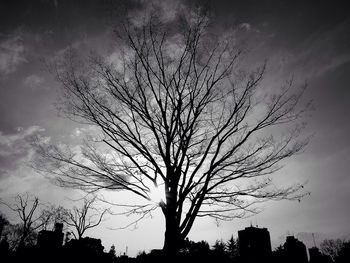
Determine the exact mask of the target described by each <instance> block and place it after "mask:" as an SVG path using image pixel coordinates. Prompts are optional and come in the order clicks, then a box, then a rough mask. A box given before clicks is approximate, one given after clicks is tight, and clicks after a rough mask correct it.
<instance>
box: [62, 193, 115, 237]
mask: <svg viewBox="0 0 350 263" xmlns="http://www.w3.org/2000/svg"><path fill="white" fill-rule="evenodd" d="M65 211H66V212H65V216H64V217H63V222H64V223H66V224H67V226H68V227H72V228H73V231H72V234H73V236H74V238H75V239H81V238H82V237H83V235H84V234H85V232H86V231H87V230H88V229H91V228H94V227H96V226H98V225H99V224H100V223H101V222H102V219H103V217H104V216H105V214H106V213H107V212H108V211H109V209H100V208H97V206H96V197H93V198H84V200H83V205H82V206H81V207H73V208H72V209H71V210H68V209H66V210H65Z"/></svg>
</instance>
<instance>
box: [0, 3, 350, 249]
mask: <svg viewBox="0 0 350 263" xmlns="http://www.w3.org/2000/svg"><path fill="white" fill-rule="evenodd" d="M150 2H151V1H131V0H130V1H126V0H125V1H103V0H102V1H86V0H85V1H82V0H81V1H60V0H41V1H40V0H37V1H14V0H11V1H5V0H2V1H0V198H3V199H6V200H8V199H9V198H10V197H11V196H13V195H15V194H17V193H21V192H25V191H27V192H30V193H33V194H35V195H38V196H39V197H40V198H41V199H42V200H45V201H50V202H52V203H56V204H66V205H67V206H69V205H71V202H70V201H68V199H69V198H74V197H76V196H78V194H77V193H76V192H74V191H72V190H69V189H61V188H59V187H57V186H54V185H53V184H52V183H51V182H50V181H49V180H48V178H45V177H43V176H42V175H39V174H37V173H35V172H34V171H32V170H31V169H30V168H29V167H28V165H27V164H28V162H29V161H30V159H31V157H32V154H33V150H32V148H31V146H30V138H31V136H33V135H36V134H41V135H42V136H45V137H48V138H51V139H52V140H53V141H65V140H71V141H74V140H78V139H79V137H81V136H82V132H81V131H82V129H83V127H82V126H78V125H77V124H75V123H72V122H71V121H69V120H66V119H64V118H62V117H59V116H58V114H57V111H56V109H55V107H54V103H55V101H56V100H57V88H58V85H59V84H58V83H56V82H55V81H54V79H53V77H52V76H51V75H50V73H49V72H48V71H47V70H46V68H45V63H43V61H44V60H47V61H48V60H50V59H53V58H55V57H57V56H60V55H61V54H62V52H63V51H64V50H66V49H67V48H68V47H75V48H77V49H79V50H82V51H87V50H97V51H99V52H103V54H106V55H107V56H110V58H113V53H114V52H115V51H116V50H117V48H118V47H117V46H116V44H115V40H114V37H113V27H118V24H119V22H120V20H121V19H122V17H121V12H120V10H125V12H123V13H122V14H124V15H129V16H131V17H138V16H141V15H142V14H144V13H145V12H146V11H147V10H150V8H151V4H150ZM152 2H153V8H158V10H159V14H161V15H162V16H163V18H164V19H168V20H171V19H175V18H176V16H177V15H178V14H179V13H181V12H188V11H189V10H191V9H192V8H194V6H195V5H198V4H199V5H201V4H202V2H204V1H170V0H168V1H162V0H159V1H152ZM345 3H346V1H284V0H280V1H277V0H276V1H274V0H259V1H258V0H256V1H253V0H248V1H229V0H227V1H224V0H221V1H220V0H216V1H212V3H211V4H210V8H211V11H212V25H211V29H212V30H213V31H215V32H216V33H217V34H219V35H220V34H225V33H226V32H231V31H232V30H234V32H236V34H237V36H239V38H240V39H242V41H243V42H242V43H244V45H245V47H247V49H248V50H249V51H250V53H249V54H248V55H247V60H246V61H247V62H246V63H248V65H249V63H251V65H256V64H257V63H262V62H263V61H264V60H265V59H267V62H268V68H267V75H266V79H265V84H274V85H276V86H278V85H279V84H282V83H283V81H285V80H286V79H288V78H290V77H291V76H294V78H295V79H296V81H297V82H300V83H301V82H307V83H308V90H307V92H306V95H305V96H306V98H307V99H312V100H313V101H314V107H315V111H313V112H312V116H311V117H310V118H309V120H308V126H307V132H309V133H315V136H314V138H313V140H312V141H311V143H310V144H309V146H308V147H307V148H306V150H305V152H304V153H303V154H301V155H299V156H297V157H296V158H294V159H291V160H290V161H289V162H288V164H287V165H286V167H285V168H284V169H283V170H281V171H280V172H279V174H277V175H276V176H277V177H278V178H279V179H277V180H280V181H279V182H286V183H293V182H304V181H305V182H306V181H307V184H306V186H305V188H306V191H309V192H310V193H311V195H310V196H308V197H306V198H304V199H303V200H302V201H301V202H300V203H298V202H289V201H282V202H278V203H276V202H271V203H266V204H264V205H263V207H264V211H263V212H262V213H260V214H259V215H257V216H254V217H251V218H248V219H241V220H234V221H232V222H225V223H222V224H220V225H219V226H217V225H216V224H215V222H213V221H211V220H198V221H196V223H195V226H194V227H193V230H192V232H191V233H190V235H189V237H190V238H191V239H193V240H202V239H203V240H207V241H209V243H210V244H213V242H214V241H215V240H216V239H221V238H223V239H224V240H227V239H228V238H229V237H230V236H231V235H232V234H233V235H234V236H236V235H237V231H238V230H239V229H242V228H244V227H246V226H248V225H250V224H251V223H253V224H254V225H255V224H258V225H259V226H261V227H267V228H268V229H269V230H270V234H271V237H272V243H273V244H275V245H276V244H280V243H282V242H283V239H284V236H285V235H286V234H287V233H291V234H295V235H297V236H298V237H299V238H301V239H302V240H304V241H305V242H310V237H311V234H310V233H317V237H318V241H320V240H321V239H322V238H324V237H340V238H341V237H350V225H349V222H350V209H349V204H348V203H349V201H350V191H349V189H350V174H349V167H348V166H349V164H350V140H349V135H350V117H349V116H350V102H349V101H350V85H349V83H350V9H349V8H347V7H346V4H345ZM121 7H122V8H121ZM115 198H116V199H118V200H121V199H122V196H119V197H118V195H115ZM0 209H3V207H1V208H0ZM126 222H128V218H122V217H117V216H114V217H112V216H109V219H108V220H106V221H105V222H104V223H103V225H102V226H101V227H99V228H98V229H96V230H92V231H91V232H89V233H87V234H88V235H90V236H94V237H98V238H101V239H102V241H103V244H104V245H105V247H106V248H107V249H109V246H110V245H111V244H115V245H116V249H117V251H118V252H121V251H124V250H125V248H126V246H128V249H129V254H131V255H135V253H136V252H137V251H138V250H143V249H145V250H149V249H151V248H160V247H162V242H163V233H164V229H163V226H162V225H163V218H162V216H161V215H160V214H159V213H158V214H157V213H155V214H154V217H153V218H152V219H147V220H145V222H141V223H140V224H139V225H138V228H137V229H135V230H133V229H127V230H109V229H108V228H118V227H120V226H122V225H123V224H124V223H126ZM308 245H311V243H308Z"/></svg>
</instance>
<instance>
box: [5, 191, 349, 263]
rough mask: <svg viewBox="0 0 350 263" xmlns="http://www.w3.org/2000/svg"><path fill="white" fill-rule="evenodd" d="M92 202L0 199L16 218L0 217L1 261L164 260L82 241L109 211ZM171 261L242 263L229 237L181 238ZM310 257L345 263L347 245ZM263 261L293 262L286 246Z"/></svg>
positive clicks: (327, 245) (338, 243) (328, 243)
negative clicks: (64, 204) (70, 203)
mask: <svg viewBox="0 0 350 263" xmlns="http://www.w3.org/2000/svg"><path fill="white" fill-rule="evenodd" d="M97 202H98V200H97V199H96V197H86V198H83V199H82V200H80V205H79V206H77V207H73V208H71V209H67V208H64V207H62V206H54V205H50V204H47V203H44V202H42V201H40V200H39V199H38V198H37V197H35V196H31V195H29V194H22V195H17V196H16V197H15V198H14V199H13V200H12V202H4V201H2V200H0V205H1V206H2V207H7V209H8V210H9V211H12V213H13V214H14V215H15V220H14V221H15V222H11V220H9V219H8V217H7V216H5V214H3V213H0V262H48V261H54V262H83V261H85V262H106V263H109V262H110V263H113V262H115V263H117V262H158V261H160V260H163V261H167V260H168V259H167V255H164V254H163V252H162V250H152V251H150V252H149V253H146V252H145V251H143V252H140V253H138V255H137V256H136V257H135V258H130V257H128V256H127V255H121V256H117V255H116V248H115V246H114V245H112V246H111V248H110V249H109V250H106V249H105V248H104V247H103V246H102V242H101V240H100V239H95V238H91V237H85V233H86V231H87V230H88V229H91V228H93V227H96V226H98V225H99V224H100V223H101V221H102V220H103V217H104V215H106V214H107V213H109V212H110V211H109V209H108V208H102V206H101V205H98V204H97ZM298 242H299V243H302V242H300V241H298ZM304 247H305V245H304ZM305 249H306V247H305V248H304V250H305ZM107 251H108V252H107ZM293 253H294V252H292V254H293ZM294 254H295V253H294ZM176 257H177V258H176V260H177V261H179V262H182V263H184V262H197V261H198V262H200V261H202V262H215V261H217V262H223V263H225V262H237V263H244V262H247V259H246V258H243V257H242V256H241V255H240V248H239V241H238V239H235V238H234V237H233V236H231V238H230V239H229V240H227V241H223V240H217V241H216V242H215V244H214V245H213V246H210V245H209V244H208V242H206V241H200V242H194V241H191V240H189V239H186V240H185V241H184V242H183V244H182V246H181V249H180V250H179V252H178V253H177V255H176ZM309 258H310V263H345V262H350V242H349V241H345V240H340V239H336V240H324V241H323V242H322V243H321V244H320V248H311V249H309ZM171 260H173V258H172V259H171ZM268 261H269V262H271V263H274V262H276V263H277V262H286V263H288V262H293V256H291V251H290V249H289V248H288V246H287V242H286V243H285V244H284V245H281V246H279V247H277V248H276V249H275V250H274V251H272V252H271V253H270V255H269V258H268ZM293 263H294V262H293Z"/></svg>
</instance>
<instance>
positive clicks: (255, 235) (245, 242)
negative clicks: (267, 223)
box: [238, 226, 272, 262]
mask: <svg viewBox="0 0 350 263" xmlns="http://www.w3.org/2000/svg"><path fill="white" fill-rule="evenodd" d="M238 242H239V254H240V256H241V259H242V261H243V262H265V261H267V260H269V259H270V257H271V252H272V251H271V240H270V233H269V231H268V230H267V228H258V227H253V226H250V227H246V228H245V229H244V230H240V231H238Z"/></svg>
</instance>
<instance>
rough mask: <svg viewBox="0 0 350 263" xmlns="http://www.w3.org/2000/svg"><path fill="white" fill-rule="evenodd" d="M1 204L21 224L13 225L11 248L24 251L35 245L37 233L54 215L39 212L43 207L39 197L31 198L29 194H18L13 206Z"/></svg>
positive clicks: (2, 202)
mask: <svg viewBox="0 0 350 263" xmlns="http://www.w3.org/2000/svg"><path fill="white" fill-rule="evenodd" d="M0 203H1V204H3V205H5V206H6V207H8V208H9V209H10V210H11V211H13V212H15V214H16V218H17V219H18V220H19V223H18V224H16V225H12V230H11V232H12V240H11V243H12V244H11V246H12V247H13V248H16V249H22V248H23V247H24V246H25V245H27V244H34V243H35V241H36V231H37V230H39V229H40V228H42V227H43V226H45V225H47V224H48V222H49V221H50V219H51V216H52V214H49V213H45V212H44V211H43V210H39V207H40V206H42V205H43V203H41V202H40V200H39V198H38V197H35V196H30V195H29V194H28V193H25V194H18V195H17V196H16V197H15V198H14V203H13V204H8V203H6V202H4V201H1V202H0Z"/></svg>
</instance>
